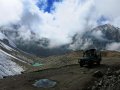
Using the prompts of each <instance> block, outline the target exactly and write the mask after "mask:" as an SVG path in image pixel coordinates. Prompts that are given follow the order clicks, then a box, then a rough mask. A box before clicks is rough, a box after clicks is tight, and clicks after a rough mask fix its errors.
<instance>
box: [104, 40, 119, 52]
mask: <svg viewBox="0 0 120 90" xmlns="http://www.w3.org/2000/svg"><path fill="white" fill-rule="evenodd" d="M106 49H107V50H115V51H120V42H119V43H117V42H115V43H111V44H108V45H107V46H106Z"/></svg>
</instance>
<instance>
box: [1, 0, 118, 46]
mask: <svg viewBox="0 0 120 90" xmlns="http://www.w3.org/2000/svg"><path fill="white" fill-rule="evenodd" d="M119 4H120V0H0V26H2V25H9V24H17V23H19V24H21V25H22V27H21V28H20V29H19V30H21V31H22V32H24V33H21V35H22V37H24V38H25V39H29V37H30V35H31V33H30V31H33V32H34V33H36V35H37V38H48V39H49V40H50V47H54V46H60V45H64V44H68V43H71V42H72V37H73V36H74V35H75V34H76V33H79V34H81V35H82V33H84V32H85V31H87V30H89V29H91V28H94V27H96V26H98V25H102V24H107V23H110V24H112V25H114V26H117V27H120V5H119Z"/></svg>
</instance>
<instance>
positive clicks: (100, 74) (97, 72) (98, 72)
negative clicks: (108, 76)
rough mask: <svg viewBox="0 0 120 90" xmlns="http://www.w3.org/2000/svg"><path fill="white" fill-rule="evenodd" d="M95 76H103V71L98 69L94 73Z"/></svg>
mask: <svg viewBox="0 0 120 90" xmlns="http://www.w3.org/2000/svg"><path fill="white" fill-rule="evenodd" d="M93 76H94V77H97V78H101V77H103V73H102V72H101V71H96V72H95V73H94V74H93Z"/></svg>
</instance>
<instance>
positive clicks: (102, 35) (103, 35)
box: [71, 24, 120, 51]
mask: <svg viewBox="0 0 120 90" xmlns="http://www.w3.org/2000/svg"><path fill="white" fill-rule="evenodd" d="M71 48H74V49H88V48H97V49H100V50H117V51H120V28H117V27H114V26H113V25H110V24H105V25H101V26H98V27H96V28H94V29H92V30H89V31H87V32H85V33H84V34H83V35H82V36H81V35H79V34H77V35H76V36H75V37H74V39H73V43H72V44H71Z"/></svg>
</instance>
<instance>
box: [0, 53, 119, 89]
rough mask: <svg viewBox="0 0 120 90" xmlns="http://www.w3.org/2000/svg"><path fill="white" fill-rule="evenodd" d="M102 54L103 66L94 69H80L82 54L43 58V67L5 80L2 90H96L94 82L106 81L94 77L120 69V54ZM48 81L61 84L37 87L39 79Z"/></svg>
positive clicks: (37, 67)
mask: <svg viewBox="0 0 120 90" xmlns="http://www.w3.org/2000/svg"><path fill="white" fill-rule="evenodd" d="M102 55H103V60H102V62H101V65H100V66H99V67H98V66H93V68H87V67H86V66H85V67H82V68H81V67H80V66H79V64H78V62H77V59H78V58H80V57H81V51H76V52H71V53H67V54H65V55H59V56H50V57H47V58H41V59H39V60H40V61H39V60H38V61H37V62H39V63H40V62H41V63H42V64H43V65H42V66H33V68H34V69H32V70H31V71H29V72H26V73H24V74H21V75H16V76H10V77H6V78H4V79H1V80H0V83H1V84H0V87H1V90H4V89H6V90H92V89H89V88H92V87H93V86H94V85H97V83H96V84H94V82H96V81H97V82H98V83H99V81H100V80H101V79H102V78H97V77H94V76H93V75H94V73H95V72H96V71H101V72H102V73H103V75H106V70H108V69H109V68H110V70H114V71H117V70H119V69H120V68H119V67H120V65H119V64H120V60H119V57H120V53H119V52H113V51H111V52H110V51H104V52H102ZM115 67H116V68H115ZM114 68H115V69H114ZM104 77H106V76H104ZM104 77H103V78H104ZM44 78H46V79H50V80H53V81H55V82H57V85H56V86H55V87H53V88H37V87H34V86H33V84H34V83H35V81H36V80H39V79H44ZM91 80H92V82H91ZM8 83H9V85H8ZM13 83H14V84H13ZM89 83H90V84H89ZM103 83H105V82H103ZM89 85H90V87H89ZM96 87H97V86H96ZM95 90H96V89H95ZM99 90H101V89H99ZM111 90H112V89H111ZM118 90H119V89H118Z"/></svg>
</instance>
